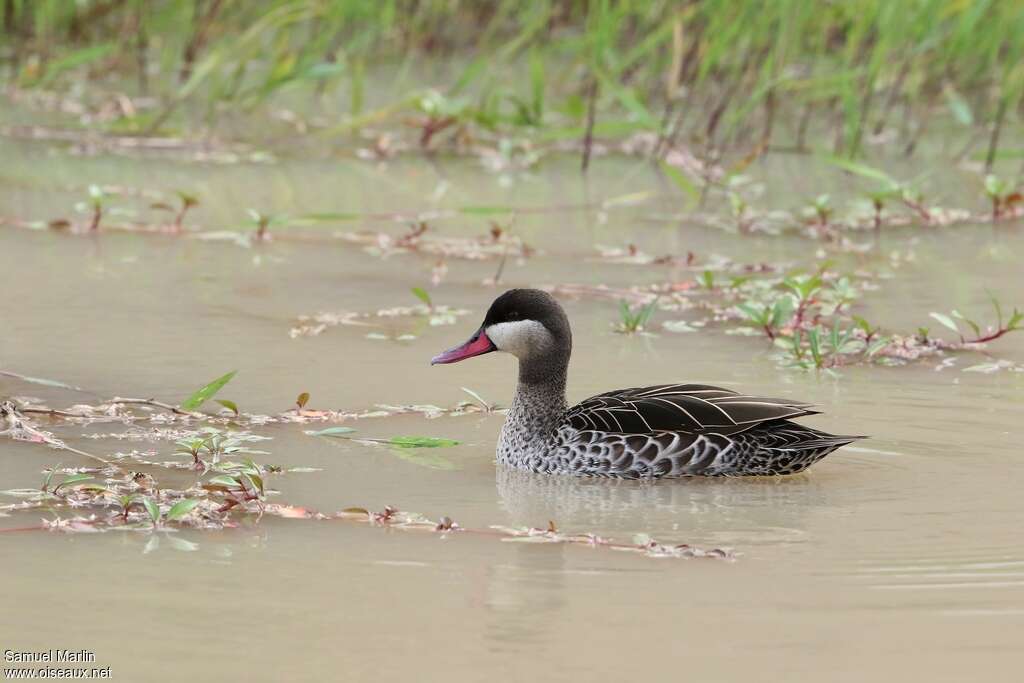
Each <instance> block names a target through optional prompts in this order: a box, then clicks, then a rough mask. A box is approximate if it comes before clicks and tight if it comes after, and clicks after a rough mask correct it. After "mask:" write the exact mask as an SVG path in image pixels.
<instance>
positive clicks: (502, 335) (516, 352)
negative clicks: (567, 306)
mask: <svg viewBox="0 0 1024 683" xmlns="http://www.w3.org/2000/svg"><path fill="white" fill-rule="evenodd" d="M484 332H485V333H486V334H487V337H488V338H489V339H490V340H491V342H492V343H493V344H494V345H495V346H496V347H497V348H498V350H499V351H506V352H508V353H511V354H512V355H513V356H516V357H518V358H525V357H526V356H528V355H529V354H531V353H535V352H537V351H540V350H543V349H544V348H546V347H547V346H548V345H549V344H550V343H551V333H550V332H548V330H547V328H546V327H544V325H542V324H541V323H539V322H537V321H536V320H516V321H515V322H509V323H497V324H495V325H491V326H489V327H488V328H487V329H486V330H484Z"/></svg>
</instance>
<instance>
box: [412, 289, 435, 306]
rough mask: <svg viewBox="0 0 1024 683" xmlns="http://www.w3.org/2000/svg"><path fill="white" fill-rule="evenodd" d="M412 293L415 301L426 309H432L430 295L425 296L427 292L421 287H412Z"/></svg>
mask: <svg viewBox="0 0 1024 683" xmlns="http://www.w3.org/2000/svg"><path fill="white" fill-rule="evenodd" d="M412 293H413V295H415V297H416V298H417V299H419V300H420V301H422V302H423V303H424V304H425V305H426V307H427V308H433V307H434V304H433V302H432V301H431V300H430V295H429V294H427V290H425V289H423V288H422V287H413V288H412Z"/></svg>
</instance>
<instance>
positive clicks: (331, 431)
mask: <svg viewBox="0 0 1024 683" xmlns="http://www.w3.org/2000/svg"><path fill="white" fill-rule="evenodd" d="M354 431H356V430H354V429H352V428H351V427H328V428H327V429H321V430H320V431H317V432H313V431H308V432H306V434H308V435H309V436H338V435H339V434H351V433H352V432H354Z"/></svg>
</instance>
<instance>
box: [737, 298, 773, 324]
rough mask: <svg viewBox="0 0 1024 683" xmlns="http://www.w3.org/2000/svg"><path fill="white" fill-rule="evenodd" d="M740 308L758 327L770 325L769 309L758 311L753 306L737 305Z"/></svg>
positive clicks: (748, 304)
mask: <svg viewBox="0 0 1024 683" xmlns="http://www.w3.org/2000/svg"><path fill="white" fill-rule="evenodd" d="M736 308H738V309H739V310H740V311H741V312H742V313H743V314H744V315H745V316H747V317H748V318H750V320H751V321H752V322H755V323H757V324H758V325H765V324H767V323H768V311H767V309H757V308H755V307H754V305H753V304H750V303H747V304H736Z"/></svg>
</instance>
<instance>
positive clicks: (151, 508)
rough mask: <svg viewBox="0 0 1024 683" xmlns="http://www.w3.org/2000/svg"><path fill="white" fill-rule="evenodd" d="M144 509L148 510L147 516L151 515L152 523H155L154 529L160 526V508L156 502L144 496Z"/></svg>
mask: <svg viewBox="0 0 1024 683" xmlns="http://www.w3.org/2000/svg"><path fill="white" fill-rule="evenodd" d="M142 507H144V508H146V514H148V515H149V519H150V521H151V522H153V527H154V528H155V527H157V526H159V525H160V506H159V505H157V504H156V502H155V501H154V500H153V499H152V498H150V497H149V496H144V497H143V498H142Z"/></svg>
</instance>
